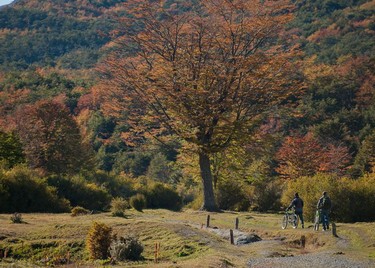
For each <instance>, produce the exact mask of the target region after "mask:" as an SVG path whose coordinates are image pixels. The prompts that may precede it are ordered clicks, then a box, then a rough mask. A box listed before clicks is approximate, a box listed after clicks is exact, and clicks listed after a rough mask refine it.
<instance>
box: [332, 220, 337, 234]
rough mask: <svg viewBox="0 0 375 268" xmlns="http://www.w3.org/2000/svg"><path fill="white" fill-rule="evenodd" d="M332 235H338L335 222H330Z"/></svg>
mask: <svg viewBox="0 0 375 268" xmlns="http://www.w3.org/2000/svg"><path fill="white" fill-rule="evenodd" d="M331 225H332V235H333V236H334V237H338V236H337V231H336V223H334V222H332V224H331Z"/></svg>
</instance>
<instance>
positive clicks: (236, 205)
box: [216, 181, 250, 211]
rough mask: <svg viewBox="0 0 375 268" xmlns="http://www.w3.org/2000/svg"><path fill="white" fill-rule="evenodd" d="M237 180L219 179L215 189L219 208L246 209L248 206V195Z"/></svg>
mask: <svg viewBox="0 0 375 268" xmlns="http://www.w3.org/2000/svg"><path fill="white" fill-rule="evenodd" d="M243 188H244V187H243V185H242V184H241V183H238V182H237V181H221V182H220V183H219V184H218V187H217V190H216V200H217V203H218V205H219V208H221V209H224V210H237V211H238V210H240V211H244V210H247V209H248V208H249V206H250V202H249V197H248V196H247V195H246V193H245V191H244V190H243Z"/></svg>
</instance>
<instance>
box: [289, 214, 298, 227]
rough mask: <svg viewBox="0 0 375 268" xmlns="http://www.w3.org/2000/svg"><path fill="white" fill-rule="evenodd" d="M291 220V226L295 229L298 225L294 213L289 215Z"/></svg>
mask: <svg viewBox="0 0 375 268" xmlns="http://www.w3.org/2000/svg"><path fill="white" fill-rule="evenodd" d="M291 221H292V226H293V228H294V229H296V228H297V226H298V217H297V215H296V214H293V215H292V216H291Z"/></svg>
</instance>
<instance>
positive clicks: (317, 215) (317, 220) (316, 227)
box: [314, 209, 321, 231]
mask: <svg viewBox="0 0 375 268" xmlns="http://www.w3.org/2000/svg"><path fill="white" fill-rule="evenodd" d="M320 222H321V219H320V210H319V209H317V210H316V212H315V218H314V231H319V224H320Z"/></svg>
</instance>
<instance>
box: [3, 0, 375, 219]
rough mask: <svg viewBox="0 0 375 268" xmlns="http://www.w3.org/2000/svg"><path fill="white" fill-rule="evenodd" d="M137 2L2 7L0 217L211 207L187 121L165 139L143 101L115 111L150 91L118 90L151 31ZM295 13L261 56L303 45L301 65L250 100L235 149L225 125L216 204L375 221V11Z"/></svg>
mask: <svg viewBox="0 0 375 268" xmlns="http://www.w3.org/2000/svg"><path fill="white" fill-rule="evenodd" d="M132 2H137V1H125V0H79V1H62V0H44V1H36V0H17V1H15V2H14V3H13V4H12V5H10V6H5V7H2V8H1V9H0V114H1V116H0V161H1V162H0V163H1V164H0V212H35V211H37V212H66V211H70V210H71V209H72V208H74V207H78V206H79V207H83V208H85V209H90V210H98V211H104V210H108V209H110V207H111V205H110V204H111V201H112V202H113V200H116V199H117V200H118V199H119V198H121V199H124V200H126V201H128V202H130V201H131V200H133V202H130V203H134V200H136V199H139V200H138V201H140V200H143V199H144V200H145V206H147V207H148V208H167V209H172V210H179V209H181V208H182V207H183V206H189V207H191V208H194V209H199V208H200V207H201V205H202V202H204V195H203V191H204V189H203V187H202V181H201V180H202V178H201V174H202V169H200V164H201V161H203V160H202V159H201V157H198V155H197V154H195V153H194V152H195V151H194V150H195V148H196V146H198V147H199V146H201V147H202V146H203V145H204V144H203V145H202V144H199V143H191V142H190V143H189V141H191V140H194V139H192V138H191V136H189V134H191V133H192V131H193V130H191V129H193V127H192V128H191V129H189V127H190V123H189V124H187V125H185V127H181V126H180V125H181V124H177V123H174V124H173V125H169V126H170V128H164V127H162V125H160V124H157V123H155V121H153V120H154V119H155V118H154V117H152V116H148V117H146V115H149V114H146V113H144V114H142V116H143V117H142V119H141V120H138V121H137V119H135V118H133V115H134V113H138V114H137V115H138V116H139V115H140V114H141V113H142V112H143V110H142V109H141V108H142V105H144V103H143V102H142V101H141V99H139V102H138V103H137V102H134V101H133V102H131V103H128V102H125V101H124V103H121V101H119V100H117V101H114V99H115V97H113V94H117V92H115V90H114V88H116V87H118V86H119V85H122V83H123V84H126V83H130V84H131V83H133V82H134V83H136V82H137V83H139V81H140V80H139V79H133V80H131V79H130V78H131V76H129V77H126V79H125V82H124V81H123V80H120V78H121V79H123V77H122V74H121V70H122V69H121V66H125V65H126V61H122V59H127V58H129V57H131V56H132V55H138V54H139V55H141V53H140V52H139V51H141V49H140V47H142V45H143V44H144V43H141V42H140V41H143V40H140V39H135V38H134V39H130V37H132V36H133V35H134V34H135V33H139V32H140V31H142V29H143V30H144V32H145V33H147V32H146V31H145V29H147V25H148V24H147V23H149V22H150V20H146V19H147V18H143V17H142V16H141V15H139V14H138V13H136V12H137V10H132V9H131V8H132V6H131V4H132ZM151 2H155V1H151ZM224 2H225V1H224ZM260 2H262V4H264V3H263V2H267V1H260ZM188 3H191V5H188ZM198 3H199V1H182V0H174V1H173V0H167V1H160V3H159V6H160V8H161V9H163V10H164V11H160V14H161V15H160V14H159V15H160V16H156V18H157V20H160V21H163V18H164V17H163V16H162V15H163V14H164V13H163V12H169V13H166V14H172V15H175V14H178V15H179V16H181V17H183V15H184V14H191V13H192V12H198V11H196V10H195V7H196V6H198ZM292 4H293V6H292V7H289V6H288V9H286V8H285V7H283V9H280V10H281V11H279V13H275V14H273V16H274V17H277V16H281V17H280V20H281V19H282V22H283V23H284V22H285V27H284V28H283V29H279V33H278V34H279V35H278V36H277V38H276V35H275V36H270V37H272V38H269V39H270V41H269V43H268V44H267V43H265V42H263V39H260V40H261V41H260V42H259V45H262V46H263V47H260V48H259V50H262V49H268V48H271V46H274V45H276V44H283V43H282V42H287V44H288V45H289V46H293V47H294V48H295V51H294V52H293V53H294V54H295V55H294V54H293V57H294V58H293V59H290V60H289V62H288V64H290V66H293V68H292V67H288V68H289V69H288V70H289V74H287V73H286V74H285V75H282V76H280V77H279V78H278V79H279V80H278V81H277V82H278V85H279V86H281V87H282V88H283V89H284V90H283V92H282V95H281V93H280V95H277V94H276V93H275V96H274V98H275V99H272V101H264V102H261V101H260V97H259V96H260V95H259V94H260V93H259V94H258V93H257V95H256V96H257V98H258V99H254V98H256V97H255V95H254V96H252V97H253V102H251V101H249V103H251V105H254V107H256V109H255V108H254V110H256V113H255V112H253V113H252V114H251V122H250V121H249V123H247V124H244V125H241V128H236V129H235V134H236V135H231V138H232V137H234V136H236V139H234V138H233V142H231V143H228V144H227V143H225V142H224V141H223V139H224V138H223V137H224V136H225V135H227V133H226V128H225V127H222V128H219V129H218V130H217V131H219V132H220V133H221V136H219V138H218V139H217V140H215V142H216V141H217V143H218V144H219V143H220V146H221V147H220V150H219V149H217V148H213V147H210V148H209V149H210V151H209V168H210V171H211V175H212V185H213V191H214V195H215V202H217V205H218V208H220V209H224V210H241V211H244V210H245V211H246V210H258V211H269V210H273V211H278V210H280V207H282V206H285V205H287V204H288V203H289V202H290V200H291V198H292V196H293V194H294V192H296V191H298V192H299V193H300V195H301V197H302V198H305V199H306V200H305V201H306V202H307V204H308V205H309V207H311V206H315V204H316V202H317V200H318V199H319V197H320V195H321V193H322V191H324V190H325V191H328V192H329V194H330V195H331V198H332V200H333V202H334V208H333V216H334V217H336V218H337V219H338V220H342V221H369V220H375V218H374V217H375V216H374V213H371V211H373V209H374V208H375V201H374V200H373V196H374V194H375V174H374V165H375V158H374V157H375V89H374V82H375V77H374V67H375V61H374V55H375V53H374V44H375V42H374V33H375V20H374V17H375V15H374V14H375V13H374V10H375V1H369V0H351V1H348V0H345V1H344V0H340V1H332V0H317V1H312V0H303V1H302V0H301V1H296V0H295V1H292ZM132 12H133V13H132ZM210 12H211V11H210ZM212 12H213V11H212ZM172 15H171V16H172ZM137 16H138V17H137ZM134 17H136V18H138V20H134ZM132 18H133V20H131V19H132ZM141 19H144V21H142V23H143V24H142V23H139V24H135V23H134V21H135V22H139V21H141ZM129 21H131V22H132V23H133V24H129ZM279 22H280V21H279ZM153 23H154V24H155V23H156V22H153ZM259 24H260V23H259ZM213 31H214V30H213ZM152 33H153V32H149V35H148V36H151V34H152ZM134 36H135V35H134ZM128 37H129V39H127V38H128ZM129 40H132V41H137V42H139V43H136V42H135V43H134V44H133V43H129V42H130V41H129ZM150 40H154V41H155V40H156V39H151V38H150ZM186 42H187V41H186ZM151 43H152V42H151ZM154 44H155V43H154ZM223 44H224V42H223ZM267 46H269V47H267ZM280 46H281V45H280ZM184 49H186V50H187V49H188V48H187V46H186V48H184ZM223 50H224V49H223ZM283 51H284V50H283ZM137 53H138V54H137ZM160 53H161V52H160ZM284 54H285V53H284ZM264 55H266V53H264ZM275 55H279V54H275ZM281 56H282V55H281V54H280V58H275V59H274V60H273V61H271V60H269V62H268V63H269V64H270V66H271V64H274V65H272V66H274V67H275V68H276V67H277V64H278V63H280V62H281V61H282V60H284V58H281ZM287 56H288V57H289V56H291V55H289V54H288V55H285V59H286V57H287ZM262 59H263V63H264V62H266V61H267V59H266V57H265V56H264V58H262ZM246 60H247V59H246ZM251 60H253V59H251ZM253 62H257V64H258V61H256V59H254V61H252V63H253ZM292 63H293V64H292ZM121 64H123V65H121ZM181 64H182V63H181ZM214 64H218V63H217V62H216V61H215V63H214ZM156 66H159V65H156ZM160 66H163V65H160ZM181 66H182V65H181ZM218 66H219V65H218ZM288 66H289V65H288ZM160 68H161V67H160ZM294 68H295V69H294ZM114 70H115V71H114ZM184 70H185V69H184ZM184 70H181V71H180V72H181V73H180V72H179V71H175V69H173V70H172V69H168V70H166V71H165V73H164V75H168V72H169V73H174V72H176V73H177V75H176V77H177V76H179V77H182V76H183V72H184ZM260 70H263V69H260ZM110 72H111V73H110ZM212 73H214V71H212ZM138 75H140V73H139V74H138ZM151 75H154V76H155V77H156V76H157V75H160V74H158V73H152V74H150V76H151ZM124 77H125V76H124ZM139 77H140V76H139ZM223 79H224V78H223ZM150 80H151V78H150ZM281 80H282V81H281ZM284 80H285V81H284ZM249 81H250V80H249ZM115 82H116V83H115ZM142 83H144V84H143V85H148V84H146V83H149V81H148V82H147V81H142ZM186 83H190V82H186ZM186 83H185V84H184V85H185V86H186ZM249 83H250V82H249ZM245 84H246V83H245ZM267 86H269V88H270V89H271V90H272V89H273V86H275V88H276V84H275V85H273V84H272V86H270V84H267ZM161 87H163V85H162V86H161ZM166 88H167V87H166ZM192 88H194V89H197V88H196V85H192ZM184 90H185V89H184V88H182V87H181V91H184ZM274 92H276V91H274ZM197 95H199V93H197ZM269 95H270V94H268V95H267V96H269ZM271 95H272V94H271ZM118 96H119V95H116V97H118ZM178 96H180V95H178ZM146 97H147V96H146ZM167 97H168V96H167V94H166V95H163V98H167ZM184 97H186V96H184ZM128 98H130V95H124V96H122V99H123V100H127V99H128ZM163 98H161V99H163ZM142 100H143V99H142ZM145 100H148V99H145ZM184 100H185V101H186V102H187V98H185V99H184ZM178 101H179V100H176V102H178ZM196 102H198V100H197V101H196ZM196 102H194V103H196ZM237 103H238V102H237ZM117 104H118V106H117ZM256 105H258V106H256ZM108 107H109V108H111V109H108ZM119 107H121V109H120V108H119ZM124 107H125V108H124ZM197 107H201V106H199V105H197ZM172 108H173V109H177V110H178V109H180V110H179V111H181V109H182V108H181V107H172ZM216 108H217V109H218V110H219V111H222V110H220V109H224V108H223V107H222V106H220V107H215V109H216ZM191 109H192V110H194V107H191ZM225 109H226V108H225ZM187 110H188V109H187ZM249 110H250V109H249ZM187 114H188V113H187ZM191 114H194V113H191ZM191 116H193V115H191ZM197 117H198V115H197ZM160 118H161V119H162V120H165V118H162V117H160ZM160 118H159V119H160ZM176 118H182V116H181V115H180V117H177V116H176ZM138 119H139V118H138ZM188 119H189V118H188ZM184 120H187V119H186V118H185V119H184ZM226 120H227V121H228V122H229V121H230V120H229V119H228V118H227V119H226ZM227 121H226V123H227ZM183 122H185V121H183ZM186 122H190V121H186ZM140 123H143V125H142V124H140ZM237 123H238V122H236V124H237ZM233 124H234V123H233ZM141 125H142V127H141ZM145 125H147V128H148V127H151V126H152V127H154V128H153V129H157V132H153V131H150V130H149V129H146V127H145ZM223 126H227V125H225V124H224V125H223ZM236 126H237V125H236ZM177 127H179V130H180V131H174V132H173V131H172V130H175V128H177ZM176 133H177V134H180V135H176ZM181 133H182V134H181ZM206 134H207V133H206ZM237 136H238V137H237ZM220 139H222V140H220ZM203 147H204V146H203ZM207 148H208V147H207ZM207 151H208V149H207ZM199 156H201V155H199ZM203 184H204V183H203ZM364 203H366V204H367V205H366V206H363V204H364ZM335 204H336V206H335ZM338 204H340V206H339V205H338ZM308 210H309V212H310V211H312V210H313V208H308ZM310 214H311V215H313V213H312V212H311V213H310Z"/></svg>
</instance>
